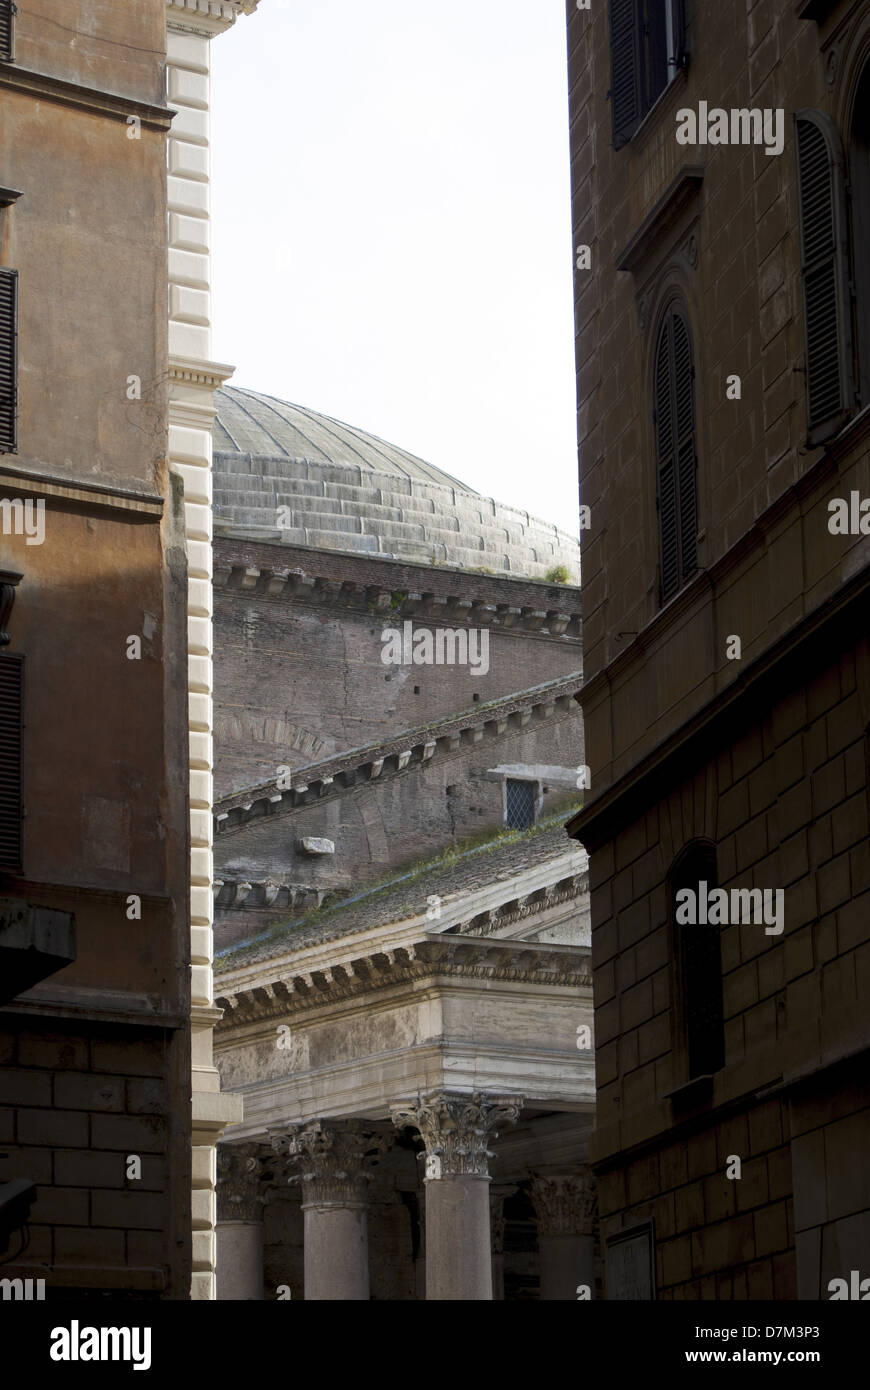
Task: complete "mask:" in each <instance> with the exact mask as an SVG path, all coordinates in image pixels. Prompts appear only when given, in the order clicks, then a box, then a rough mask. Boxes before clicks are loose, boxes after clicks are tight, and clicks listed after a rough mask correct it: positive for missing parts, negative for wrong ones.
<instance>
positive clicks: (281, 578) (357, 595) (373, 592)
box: [213, 552, 581, 642]
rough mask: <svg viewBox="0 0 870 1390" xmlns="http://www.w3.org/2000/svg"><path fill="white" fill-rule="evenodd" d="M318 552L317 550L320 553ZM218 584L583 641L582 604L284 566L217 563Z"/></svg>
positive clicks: (377, 613) (378, 614)
mask: <svg viewBox="0 0 870 1390" xmlns="http://www.w3.org/2000/svg"><path fill="white" fill-rule="evenodd" d="M315 553H316V552H315ZM213 583H214V586H215V588H216V589H222V590H226V591H227V592H230V593H237V594H239V595H241V596H242V597H245V598H271V599H279V600H282V601H286V602H295V603H304V604H306V605H309V606H311V607H318V608H320V607H324V608H341V609H346V610H348V611H349V612H354V613H368V614H369V615H371V616H373V617H375V618H378V619H379V620H383V621H384V622H385V623H388V624H394V623H396V622H402V621H404V620H405V619H406V618H419V619H420V620H421V622H423V623H426V624H428V625H434V626H438V625H445V626H446V625H450V626H456V625H457V624H459V625H461V626H465V627H486V628H492V629H496V630H502V631H512V632H523V633H527V634H537V635H538V636H541V637H547V638H552V637H558V638H562V639H567V640H569V641H575V642H577V641H579V640H580V621H581V620H580V612H579V606H578V607H577V608H569V607H568V606H567V605H566V606H565V608H558V609H557V608H532V607H530V606H528V605H525V606H522V607H519V606H515V605H512V604H508V603H485V602H484V601H483V600H479V599H467V598H463V597H462V596H461V595H459V594H447V595H443V596H442V595H440V594H431V593H413V592H411V593H407V594H404V595H402V597H401V598H397V596H396V594H395V593H392V592H391V591H390V590H387V589H384V588H380V587H379V586H377V585H374V584H362V583H359V582H357V581H355V580H339V579H327V578H319V577H317V576H312V575H306V574H294V573H293V572H292V571H291V570H288V569H286V568H279V567H278V566H276V567H274V568H272V569H269V568H261V567H260V566H258V565H222V564H221V563H220V561H219V560H218V562H217V563H216V564H215V570H214V580H213Z"/></svg>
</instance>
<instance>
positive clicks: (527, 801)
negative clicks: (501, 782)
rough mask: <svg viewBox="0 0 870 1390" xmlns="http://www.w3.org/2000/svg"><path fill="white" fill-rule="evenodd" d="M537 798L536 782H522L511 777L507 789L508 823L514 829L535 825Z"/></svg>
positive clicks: (506, 818)
mask: <svg viewBox="0 0 870 1390" xmlns="http://www.w3.org/2000/svg"><path fill="white" fill-rule="evenodd" d="M537 799H538V798H537V784H536V783H535V782H520V781H518V780H516V779H514V778H512V777H509V778H508V779H507V787H506V789H505V802H506V807H507V810H506V815H505V821H506V823H507V824H508V825H509V826H511V828H512V829H513V830H527V829H528V828H529V826H530V825H534V823H535V807H536V804H537Z"/></svg>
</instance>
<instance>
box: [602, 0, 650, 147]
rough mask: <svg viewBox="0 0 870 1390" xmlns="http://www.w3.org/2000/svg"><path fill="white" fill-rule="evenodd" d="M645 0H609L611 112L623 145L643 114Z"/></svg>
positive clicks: (617, 142)
mask: <svg viewBox="0 0 870 1390" xmlns="http://www.w3.org/2000/svg"><path fill="white" fill-rule="evenodd" d="M642 3H643V0H610V114H611V119H612V122H613V145H614V148H615V149H617V150H618V149H620V148H621V146H622V145H624V144H626V143H627V141H629V140H630V139H631V137H632V135H633V134H634V132H635V130H636V129H637V127H638V125H639V124H640V119H641V116H642V115H643V97H642V90H643V68H642V43H643V16H642V12H641V6H642Z"/></svg>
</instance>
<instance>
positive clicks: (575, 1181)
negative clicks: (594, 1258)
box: [531, 1171, 597, 1236]
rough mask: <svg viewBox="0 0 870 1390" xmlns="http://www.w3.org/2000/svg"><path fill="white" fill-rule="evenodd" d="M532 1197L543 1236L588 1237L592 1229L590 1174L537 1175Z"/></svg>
mask: <svg viewBox="0 0 870 1390" xmlns="http://www.w3.org/2000/svg"><path fill="white" fill-rule="evenodd" d="M531 1197H532V1201H533V1203H534V1206H535V1212H536V1213H537V1217H538V1231H539V1233H540V1234H541V1235H543V1236H591V1235H592V1234H593V1229H594V1226H595V1215H596V1200H597V1199H596V1190H595V1179H594V1177H593V1176H592V1174H591V1172H588V1171H586V1172H580V1173H570V1174H565V1175H559V1176H553V1177H550V1176H546V1177H543V1176H541V1175H536V1176H535V1178H534V1181H533V1182H532V1186H531Z"/></svg>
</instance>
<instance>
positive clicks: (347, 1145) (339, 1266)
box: [272, 1120, 386, 1302]
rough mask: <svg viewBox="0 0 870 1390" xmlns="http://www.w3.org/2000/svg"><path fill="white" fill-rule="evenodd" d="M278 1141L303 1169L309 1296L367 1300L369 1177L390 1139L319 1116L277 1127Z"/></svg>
mask: <svg viewBox="0 0 870 1390" xmlns="http://www.w3.org/2000/svg"><path fill="white" fill-rule="evenodd" d="M272 1133H273V1144H274V1146H275V1148H276V1150H277V1151H278V1152H279V1153H281V1154H284V1155H285V1156H286V1157H287V1158H288V1159H289V1160H290V1162H291V1165H292V1166H294V1167H295V1168H296V1169H297V1172H296V1174H295V1175H294V1176H293V1177H291V1179H290V1181H291V1182H298V1183H300V1184H301V1186H302V1211H303V1213H304V1220H305V1299H306V1301H310V1300H324V1299H331V1300H338V1301H343V1302H359V1301H367V1300H368V1297H369V1247H368V1191H367V1189H368V1183H369V1181H370V1176H371V1175H370V1173H369V1171H367V1170H368V1169H369V1168H370V1165H371V1160H372V1159H373V1158H374V1157H375V1155H376V1154H378V1153H382V1152H383V1150H384V1149H385V1148H386V1142H385V1140H384V1139H383V1138H381V1137H380V1136H379V1135H376V1134H374V1133H373V1132H372V1131H371V1130H370V1129H367V1128H365V1127H364V1126H362V1125H360V1124H357V1123H355V1122H352V1121H343V1120H336V1121H330V1122H323V1123H321V1121H319V1120H315V1121H313V1122H312V1123H310V1124H307V1125H299V1126H291V1127H290V1128H286V1127H285V1128H283V1129H282V1130H281V1131H280V1132H279V1131H273V1132H272Z"/></svg>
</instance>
